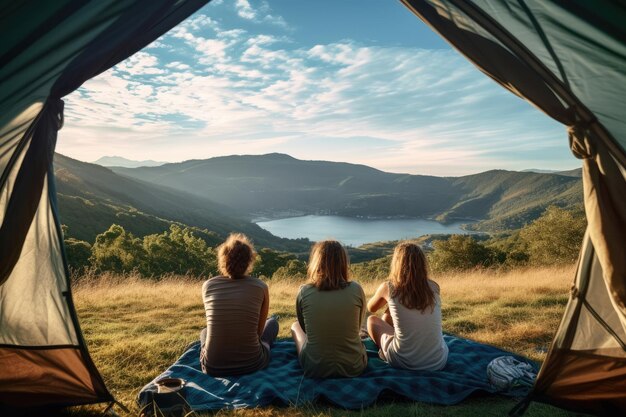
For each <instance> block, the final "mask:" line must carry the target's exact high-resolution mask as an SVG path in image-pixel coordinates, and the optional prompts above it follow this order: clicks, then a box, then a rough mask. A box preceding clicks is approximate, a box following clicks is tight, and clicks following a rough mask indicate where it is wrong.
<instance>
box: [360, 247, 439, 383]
mask: <svg viewBox="0 0 626 417" xmlns="http://www.w3.org/2000/svg"><path fill="white" fill-rule="evenodd" d="M385 305H387V307H388V308H387V310H386V311H385V313H384V314H383V317H382V319H380V318H378V317H376V316H373V315H372V316H370V317H368V319H367V330H368V333H369V334H370V336H371V338H372V339H373V340H374V342H376V345H377V346H378V347H379V349H380V350H379V355H380V357H381V359H383V360H384V361H386V362H388V363H389V364H390V365H391V366H394V367H396V368H404V369H412V370H427V371H436V370H439V369H442V368H443V367H444V366H445V365H446V361H447V359H448V346H447V345H446V343H445V342H444V340H443V334H442V332H441V299H440V296H439V285H437V283H436V282H435V281H431V280H430V279H428V269H427V265H426V256H425V255H424V252H423V251H422V249H421V248H420V247H419V246H418V245H416V244H414V243H410V242H402V243H400V244H398V245H397V246H396V248H395V250H394V252H393V259H392V260H391V270H390V272H389V280H388V281H387V282H384V283H382V284H381V285H380V286H379V287H378V289H377V290H376V293H375V294H374V296H373V297H372V298H371V299H370V300H369V302H368V303H367V309H368V310H369V311H370V312H372V313H374V312H376V311H378V310H380V309H382V308H383V307H385Z"/></svg>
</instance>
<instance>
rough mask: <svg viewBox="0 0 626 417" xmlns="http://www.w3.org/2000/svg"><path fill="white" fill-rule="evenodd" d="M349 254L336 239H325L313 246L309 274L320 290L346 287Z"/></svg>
mask: <svg viewBox="0 0 626 417" xmlns="http://www.w3.org/2000/svg"><path fill="white" fill-rule="evenodd" d="M348 262H349V261H348V254H347V253H346V250H345V249H344V248H343V246H341V243H339V242H337V241H336V240H323V241H320V242H317V243H316V244H315V245H313V247H312V248H311V256H310V257H309V267H308V275H309V279H310V281H311V283H312V284H313V285H315V286H316V287H317V288H318V289H319V290H320V291H331V290H339V289H342V288H345V287H346V285H348V280H349V276H348Z"/></svg>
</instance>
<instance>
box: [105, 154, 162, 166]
mask: <svg viewBox="0 0 626 417" xmlns="http://www.w3.org/2000/svg"><path fill="white" fill-rule="evenodd" d="M93 163H94V164H97V165H101V166H103V167H124V168H138V167H157V166H161V165H163V164H166V163H167V162H159V161H153V160H151V159H147V160H145V161H134V160H132V159H127V158H124V157H121V156H103V157H101V158H99V159H98V160H97V161H94V162H93Z"/></svg>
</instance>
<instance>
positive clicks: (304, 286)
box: [298, 282, 316, 294]
mask: <svg viewBox="0 0 626 417" xmlns="http://www.w3.org/2000/svg"><path fill="white" fill-rule="evenodd" d="M314 290H316V287H315V285H313V284H311V283H310V282H307V283H306V284H302V285H300V288H299V289H298V294H301V293H305V292H308V291H314Z"/></svg>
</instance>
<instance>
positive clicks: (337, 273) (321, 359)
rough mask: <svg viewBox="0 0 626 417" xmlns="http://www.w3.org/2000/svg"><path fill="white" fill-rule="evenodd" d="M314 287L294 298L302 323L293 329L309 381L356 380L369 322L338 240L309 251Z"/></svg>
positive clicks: (363, 360) (362, 295) (361, 367)
mask: <svg viewBox="0 0 626 417" xmlns="http://www.w3.org/2000/svg"><path fill="white" fill-rule="evenodd" d="M308 276H309V279H310V283H308V284H305V285H303V286H302V287H300V291H299V292H298V296H297V298H296V312H297V316H298V321H297V322H295V323H293V325H292V326H291V333H292V336H293V339H294V341H295V342H296V349H297V351H298V358H299V361H300V365H301V366H302V369H303V370H304V374H305V375H306V376H310V377H317V378H329V377H353V376H357V375H359V374H361V372H363V370H364V369H365V367H366V366H367V354H366V352H365V347H364V346H363V343H362V342H361V338H360V335H359V331H360V329H361V325H362V324H363V323H364V322H365V309H366V306H365V293H364V292H363V289H362V288H361V286H360V285H359V284H358V283H356V282H354V281H349V279H348V255H347V253H346V251H345V249H344V248H343V247H342V246H341V244H340V243H339V242H337V241H334V240H326V241H322V242H318V243H316V244H315V245H314V246H313V248H312V249H311V256H310V259H309V266H308Z"/></svg>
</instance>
